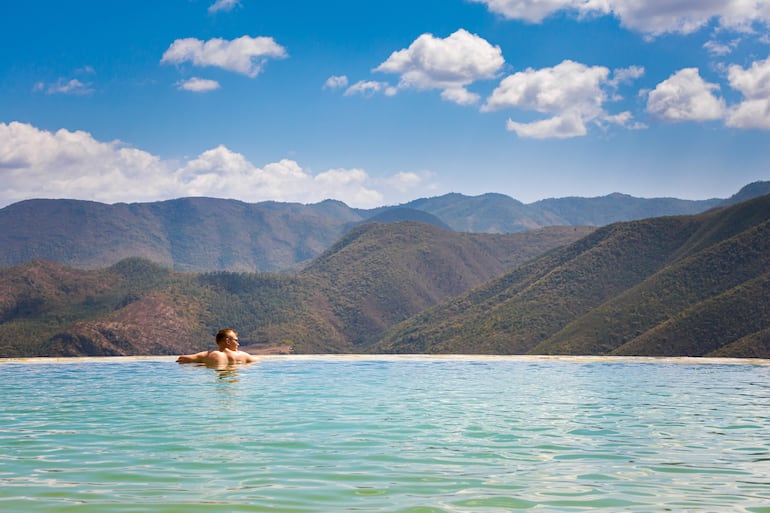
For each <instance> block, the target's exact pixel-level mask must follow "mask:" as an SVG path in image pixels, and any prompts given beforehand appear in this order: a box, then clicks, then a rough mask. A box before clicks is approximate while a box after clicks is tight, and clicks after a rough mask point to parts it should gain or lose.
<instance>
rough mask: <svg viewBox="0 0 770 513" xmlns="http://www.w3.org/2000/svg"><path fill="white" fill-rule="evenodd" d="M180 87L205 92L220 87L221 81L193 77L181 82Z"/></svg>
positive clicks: (185, 89) (195, 91)
mask: <svg viewBox="0 0 770 513" xmlns="http://www.w3.org/2000/svg"><path fill="white" fill-rule="evenodd" d="M179 89H182V90H184V91H192V92H194V93H205V92H208V91H214V90H216V89H219V82H217V81H216V80H208V79H205V78H198V77H192V78H190V79H188V80H185V81H183V82H180V83H179Z"/></svg>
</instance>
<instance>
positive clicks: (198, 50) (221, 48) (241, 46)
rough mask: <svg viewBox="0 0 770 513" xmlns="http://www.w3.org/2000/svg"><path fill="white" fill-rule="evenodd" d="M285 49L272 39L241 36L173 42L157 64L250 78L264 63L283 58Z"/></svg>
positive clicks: (285, 53)
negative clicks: (214, 69) (219, 70)
mask: <svg viewBox="0 0 770 513" xmlns="http://www.w3.org/2000/svg"><path fill="white" fill-rule="evenodd" d="M287 56H288V54H287V52H286V49H285V48H284V47H283V46H281V45H279V44H278V43H276V42H275V40H274V39H273V38H272V37H249V36H242V37H239V38H237V39H233V40H232V41H228V40H226V39H220V38H215V39H210V40H208V41H201V40H200V39H196V38H193V37H188V38H184V39H177V40H176V41H174V42H173V43H172V44H171V46H170V47H169V48H168V49H167V50H166V51H165V52H164V53H163V57H162V58H161V61H160V62H161V64H182V63H185V62H190V63H192V64H193V65H194V66H214V67H218V68H222V69H225V70H228V71H233V72H235V73H240V74H243V75H246V76H248V77H251V78H254V77H256V76H257V75H259V73H260V72H261V71H262V68H263V67H264V65H265V63H266V62H267V60H268V59H271V58H272V59H282V58H285V57H287Z"/></svg>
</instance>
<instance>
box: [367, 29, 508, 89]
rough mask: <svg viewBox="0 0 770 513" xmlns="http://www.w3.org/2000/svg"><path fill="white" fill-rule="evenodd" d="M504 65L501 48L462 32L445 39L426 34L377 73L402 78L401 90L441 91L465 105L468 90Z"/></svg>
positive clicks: (392, 56) (492, 75)
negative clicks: (472, 84)
mask: <svg viewBox="0 0 770 513" xmlns="http://www.w3.org/2000/svg"><path fill="white" fill-rule="evenodd" d="M504 63H505V61H504V59H503V56H502V51H501V50H500V47H499V46H492V45H491V44H490V43H489V42H487V41H486V40H485V39H483V38H481V37H479V36H477V35H475V34H471V33H470V32H468V31H466V30H464V29H460V30H458V31H456V32H454V33H453V34H451V35H450V36H449V37H446V38H444V39H441V38H437V37H434V36H433V35H432V34H423V35H421V36H420V37H418V38H417V39H416V40H415V41H414V42H412V44H411V45H409V47H408V48H405V49H402V50H398V51H395V52H393V53H392V54H391V55H390V57H388V59H387V60H386V61H385V62H383V63H382V64H380V65H379V66H377V67H376V68H375V69H374V71H377V72H383V73H394V74H398V75H400V77H401V78H400V80H399V84H398V88H399V89H404V88H416V89H423V90H425V89H441V90H444V91H445V94H443V95H442V97H443V98H444V99H447V100H450V101H458V100H459V102H460V103H466V102H467V101H468V100H469V99H470V98H471V96H470V95H471V94H472V93H469V92H468V91H466V90H465V87H466V86H467V85H469V84H471V83H473V82H475V81H477V80H483V79H489V78H493V77H494V76H495V75H496V74H497V73H498V72H499V70H500V69H501V68H502V66H503V64H504ZM446 91H448V92H446Z"/></svg>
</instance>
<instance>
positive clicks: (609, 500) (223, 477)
mask: <svg viewBox="0 0 770 513" xmlns="http://www.w3.org/2000/svg"><path fill="white" fill-rule="evenodd" d="M769 371H770V366H767V365H732V364H730V365H727V364H725V365H721V364H710V365H706V364H699V363H688V364H678V363H673V364H672V363H669V362H665V361H661V362H660V363H648V362H645V363H635V362H634V361H633V360H607V361H581V360H574V361H569V360H537V361H518V360H505V359H500V360H494V359H483V358H479V359H466V360H463V359H459V358H447V359H429V358H413V359H400V360H388V359H376V358H373V359H366V358H358V359H356V358H339V357H338V358H327V359H321V358H315V359H302V358H292V357H285V358H276V359H266V360H265V361H264V362H263V363H262V364H260V365H259V366H235V367H227V368H219V369H212V368H206V367H198V366H189V365H177V364H175V363H173V362H172V361H170V360H158V361H134V362H127V363H126V362H124V363H116V362H114V361H104V360H102V361H93V360H92V361H89V362H87V363H67V364H45V365H32V364H27V365H25V364H2V365H0V391H1V392H2V394H3V397H4V401H3V408H2V409H0V510H2V511H25V512H30V511H31V512H38V511H39V512H49V511H76V512H78V513H96V512H99V513H116V512H121V513H122V512H129V511H131V512H135V511H147V512H149V511H152V512H153V513H154V512H193V513H195V512H217V513H219V512H221V513H225V512H233V511H238V512H240V511H257V512H289V511H291V512H308V513H310V512H335V513H336V512H345V511H366V512H383V513H385V512H387V513H391V512H392V513H396V512H398V513H407V512H408V513H418V512H422V513H427V512H432V513H442V512H446V513H449V512H452V513H487V512H499V513H503V512H510V511H519V510H523V511H532V512H533V513H534V512H537V513H542V512H546V513H550V512H563V511H566V512H570V511H605V512H617V511H624V512H626V511H627V512H637V513H642V512H645V513H646V512H657V511H680V512H685V511H687V512H702V513H705V512H716V511H731V512H733V511H736V512H752V513H770V372H769Z"/></svg>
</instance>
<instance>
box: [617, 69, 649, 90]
mask: <svg viewBox="0 0 770 513" xmlns="http://www.w3.org/2000/svg"><path fill="white" fill-rule="evenodd" d="M644 71H645V70H644V66H629V67H627V68H618V69H615V70H613V71H612V81H611V85H612V86H613V87H617V86H618V85H619V84H623V83H628V82H633V81H634V80H636V79H637V78H639V77H641V76H643V75H644Z"/></svg>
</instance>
